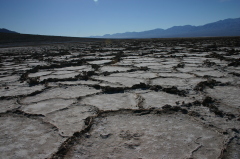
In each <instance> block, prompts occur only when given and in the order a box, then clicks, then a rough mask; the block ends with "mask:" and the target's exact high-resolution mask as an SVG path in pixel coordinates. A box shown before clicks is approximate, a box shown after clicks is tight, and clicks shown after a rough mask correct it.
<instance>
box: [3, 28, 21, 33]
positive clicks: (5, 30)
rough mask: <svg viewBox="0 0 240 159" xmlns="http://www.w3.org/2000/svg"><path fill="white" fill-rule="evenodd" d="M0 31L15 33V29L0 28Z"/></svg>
mask: <svg viewBox="0 0 240 159" xmlns="http://www.w3.org/2000/svg"><path fill="white" fill-rule="evenodd" d="M0 33H17V32H15V31H11V30H7V29H5V28H0Z"/></svg>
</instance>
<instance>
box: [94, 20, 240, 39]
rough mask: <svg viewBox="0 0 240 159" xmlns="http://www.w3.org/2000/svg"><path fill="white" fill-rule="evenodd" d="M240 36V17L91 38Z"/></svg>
mask: <svg viewBox="0 0 240 159" xmlns="http://www.w3.org/2000/svg"><path fill="white" fill-rule="evenodd" d="M212 36H213V37H218V36H240V18H234V19H231V18H229V19H224V20H219V21H216V22H212V23H207V24H204V25H199V26H193V25H184V26H173V27H170V28H168V29H161V28H157V29H153V30H146V31H142V32H125V33H115V34H105V35H103V36H91V38H116V39H124V38H129V39H131V38H178V37H212Z"/></svg>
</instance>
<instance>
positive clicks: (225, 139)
mask: <svg viewBox="0 0 240 159" xmlns="http://www.w3.org/2000/svg"><path fill="white" fill-rule="evenodd" d="M239 50H240V46H239V38H238V37H235V38H231V37H228V38H192V39H187V38H186V39H138V40H136V39H135V40H97V41H92V42H77V43H63V44H49V45H40V46H29V47H27V46H25V47H15V48H11V47H10V48H1V49H0V89H1V93H0V120H1V123H2V124H1V126H0V131H1V133H0V149H1V157H3V158H58V159H59V158H159V157H160V158H239V138H240V135H239V132H240V112H239V102H240V101H239V94H240V92H239V90H240V89H239V88H240V82H239V74H240V69H239V58H240V57H239V55H240V54H239Z"/></svg>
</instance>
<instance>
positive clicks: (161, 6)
mask: <svg viewBox="0 0 240 159" xmlns="http://www.w3.org/2000/svg"><path fill="white" fill-rule="evenodd" d="M227 18H240V0H0V28H6V29H9V30H12V31H17V32H19V33H26V34H41V35H61V36H75V37H86V36H92V35H104V34H113V33H123V32H127V31H130V32H131V31H145V30H151V29H156V28H162V29H167V28H170V27H172V26H180V25H195V26H198V25H204V24H206V23H210V22H215V21H218V20H223V19H227Z"/></svg>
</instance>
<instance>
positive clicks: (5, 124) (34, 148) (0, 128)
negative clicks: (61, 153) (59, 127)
mask: <svg viewBox="0 0 240 159" xmlns="http://www.w3.org/2000/svg"><path fill="white" fill-rule="evenodd" d="M0 122H1V125H0V152H1V158H22V159H25V158H35V159H38V158H47V157H50V156H51V155H52V154H53V153H54V152H55V151H56V150H57V149H58V147H59V146H60V145H61V143H62V142H63V141H64V140H65V139H64V138H62V137H61V136H60V135H59V134H58V132H57V131H56V128H54V127H53V126H52V125H50V124H47V123H43V122H42V121H41V120H38V119H31V118H27V117H24V116H18V115H1V116H0Z"/></svg>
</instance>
